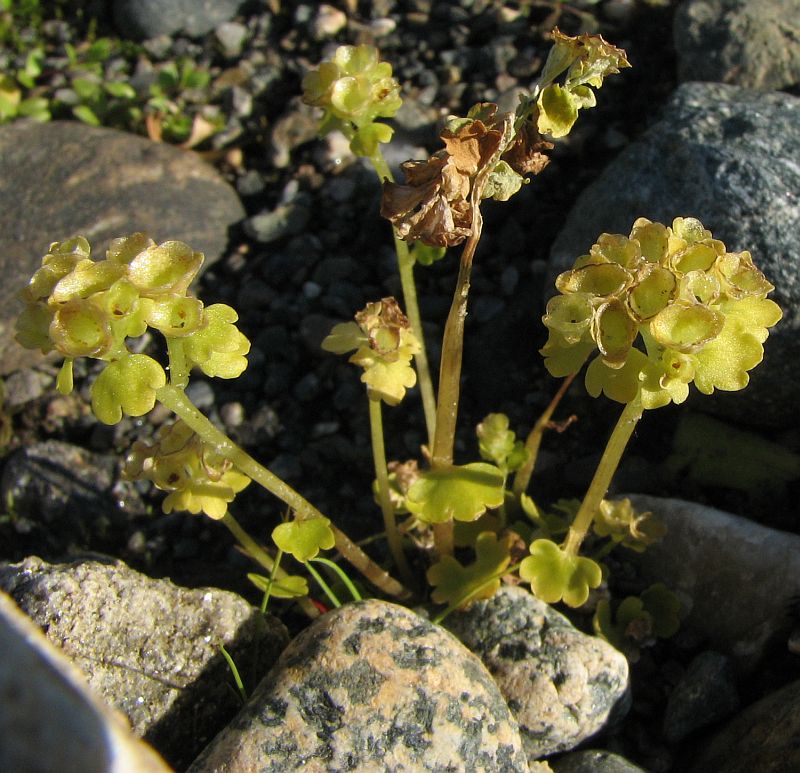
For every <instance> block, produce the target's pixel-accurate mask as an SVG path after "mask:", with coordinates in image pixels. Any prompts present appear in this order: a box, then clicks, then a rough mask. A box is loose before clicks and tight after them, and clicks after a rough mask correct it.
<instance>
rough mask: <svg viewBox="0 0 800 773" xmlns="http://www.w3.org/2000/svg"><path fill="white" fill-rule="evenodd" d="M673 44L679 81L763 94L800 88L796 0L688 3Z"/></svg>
mask: <svg viewBox="0 0 800 773" xmlns="http://www.w3.org/2000/svg"><path fill="white" fill-rule="evenodd" d="M673 38H674V40H675V53H676V54H677V60H678V62H677V64H678V77H679V78H680V79H681V80H682V81H720V82H721V83H732V84H735V85H737V86H746V87H747V88H754V89H765V90H768V89H782V88H786V87H787V86H791V85H792V84H795V83H798V82H800V0H758V2H757V3H754V2H752V1H751V0H687V1H686V2H684V3H681V5H680V6H679V7H678V10H677V11H676V13H675V23H674V26H673Z"/></svg>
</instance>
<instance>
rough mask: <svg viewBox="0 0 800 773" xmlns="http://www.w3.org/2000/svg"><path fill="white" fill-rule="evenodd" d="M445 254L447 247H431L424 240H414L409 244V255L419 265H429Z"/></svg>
mask: <svg viewBox="0 0 800 773" xmlns="http://www.w3.org/2000/svg"><path fill="white" fill-rule="evenodd" d="M446 254H447V247H432V246H431V245H430V244H425V242H421V241H416V242H414V244H413V245H412V246H411V257H412V258H414V262H415V263H419V265H420V266H431V265H433V264H434V263H436V262H437V261H439V260H441V259H442V258H443V257H444V256H445V255H446Z"/></svg>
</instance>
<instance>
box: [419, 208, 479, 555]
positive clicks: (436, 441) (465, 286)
mask: <svg viewBox="0 0 800 773" xmlns="http://www.w3.org/2000/svg"><path fill="white" fill-rule="evenodd" d="M473 217H474V218H475V219H476V220H477V221H478V223H477V227H473V229H472V232H471V233H470V235H469V239H468V240H467V243H466V245H465V246H464V251H463V252H462V253H461V262H460V264H459V269H458V280H457V282H456V290H455V293H454V295H453V303H452V304H451V306H450V313H449V314H448V315H447V322H446V323H445V327H444V336H443V337H442V357H441V361H440V365H439V401H438V403H437V405H436V426H435V432H434V436H433V446H432V448H431V467H432V468H433V469H437V468H438V469H441V468H446V467H450V466H451V465H452V464H453V446H454V444H455V437H456V423H457V418H458V400H459V396H460V389H461V361H462V359H463V353H464V322H465V320H466V318H467V298H468V297H469V279H470V273H471V271H472V258H473V257H474V255H475V249H476V248H477V246H478V241H479V240H480V234H481V229H480V211H479V210H478V209H477V208H475V210H474V214H473ZM433 539H434V544H435V546H436V552H437V554H438V555H439V556H449V555H452V553H453V522H452V520H450V521H445V522H444V523H437V524H435V525H434V527H433Z"/></svg>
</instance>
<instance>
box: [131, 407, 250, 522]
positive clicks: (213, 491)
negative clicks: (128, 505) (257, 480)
mask: <svg viewBox="0 0 800 773" xmlns="http://www.w3.org/2000/svg"><path fill="white" fill-rule="evenodd" d="M123 474H124V475H125V477H126V478H128V479H129V480H149V481H152V482H153V484H155V486H156V488H159V489H161V491H168V492H169V494H168V496H167V497H166V499H165V500H164V502H163V504H162V508H163V510H164V512H165V513H171V512H172V511H173V510H186V511H188V512H190V513H200V512H203V513H205V514H206V515H207V516H209V517H210V518H217V519H219V518H222V517H223V516H224V515H225V513H226V512H227V510H228V504H229V503H230V502H232V501H233V499H234V497H235V496H236V494H238V493H239V492H240V491H241V490H242V489H244V488H245V487H246V486H247V484H248V483H250V478H248V477H247V476H246V475H244V474H243V473H241V472H239V471H238V470H236V469H234V468H233V466H232V464H231V462H230V461H229V460H228V459H225V458H224V457H222V456H220V455H219V454H218V453H217V452H216V451H215V450H214V449H213V448H212V447H211V446H209V445H208V444H206V443H204V442H203V441H202V440H201V439H200V438H199V437H198V436H197V435H196V434H195V433H194V432H193V431H192V430H191V429H190V428H189V427H188V426H187V425H186V424H184V423H183V422H182V421H180V420H179V421H176V422H175V423H174V424H171V425H169V426H165V427H162V428H161V429H160V430H159V432H158V434H157V436H156V440H155V442H154V443H152V444H149V443H146V442H144V441H141V440H139V441H137V442H136V443H134V444H133V448H132V449H131V452H130V454H129V456H128V458H127V460H126V461H125V467H124V469H123Z"/></svg>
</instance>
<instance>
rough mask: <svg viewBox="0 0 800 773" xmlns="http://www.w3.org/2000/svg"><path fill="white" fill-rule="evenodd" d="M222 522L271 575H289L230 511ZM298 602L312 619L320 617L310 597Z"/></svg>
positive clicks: (278, 577)
mask: <svg viewBox="0 0 800 773" xmlns="http://www.w3.org/2000/svg"><path fill="white" fill-rule="evenodd" d="M221 523H223V524H224V525H225V526H227V527H228V529H229V531H230V532H231V534H233V536H234V537H236V539H237V541H238V542H239V544H240V545H241V546H242V547H243V548H244V549H245V551H246V552H247V554H248V555H249V556H250V557H251V558H252V559H253V560H254V561H256V562H258V563H259V564H260V565H261V566H263V567H264V569H266V570H267V571H268V572H270V575H271V576H273V577H274V578H275V579H283V578H284V577H288V574H287V573H286V572H285V571H284V570H283V569H281V568H280V567H276V564H275V560H274V559H273V558H272V556H271V555H270V554H269V553H267V551H266V550H264V548H262V547H261V545H259V544H258V542H256V541H255V540H254V539H253V538H252V537H251V536H250V535H249V534H248V533H247V532H246V531H245V530H244V529H243V528H242V527H241V525H240V524H239V522H238V521H237V520H236V519H235V518H234V517H233V516H232V515H231V514H230V513H227V512H226V513H225V515H223V516H222V519H221ZM298 603H299V604H300V608H301V609H302V610H303V612H304V613H305V614H306V615H307V616H308V617H310V618H311V619H312V620H313V619H314V618H315V617H319V610H318V609H317V608H316V607H315V606H314V605H313V604H312V603H311V600H310V599H308V598H301V599H298ZM262 611H264V610H262Z"/></svg>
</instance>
